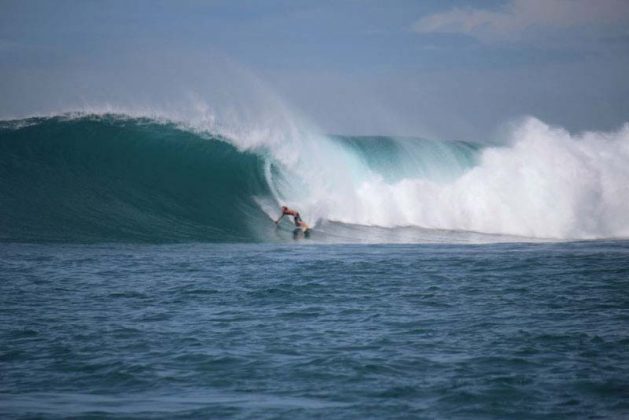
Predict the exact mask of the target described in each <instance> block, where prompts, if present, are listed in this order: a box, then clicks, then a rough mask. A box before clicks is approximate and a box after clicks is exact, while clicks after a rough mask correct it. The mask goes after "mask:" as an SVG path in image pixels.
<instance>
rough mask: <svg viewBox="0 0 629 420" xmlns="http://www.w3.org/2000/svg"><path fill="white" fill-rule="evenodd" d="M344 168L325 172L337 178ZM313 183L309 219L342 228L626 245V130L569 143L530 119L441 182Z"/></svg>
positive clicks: (628, 157) (570, 137) (628, 202)
mask: <svg viewBox="0 0 629 420" xmlns="http://www.w3.org/2000/svg"><path fill="white" fill-rule="evenodd" d="M322 164H323V163H322ZM328 164H334V162H330V163H328ZM344 169H345V168H343V167H337V168H335V170H334V171H331V170H328V171H327V172H335V176H340V177H342V176H343V175H342V174H343V172H344ZM345 172H347V171H345ZM322 175H326V173H325V172H324V173H322ZM310 182H312V183H313V184H314V185H311V188H312V190H313V194H314V196H315V197H316V199H315V200H313V202H311V203H309V206H310V208H311V209H312V211H313V212H314V213H317V216H318V217H320V218H323V219H328V220H333V221H340V222H344V223H357V224H363V225H377V226H384V227H394V226H406V225H412V226H418V227H423V228H435V229H450V230H464V231H476V232H483V233H492V234H504V235H518V236H524V237H534V238H556V239H589V238H610V237H629V125H625V126H624V127H623V128H622V129H620V130H619V131H616V132H611V133H595V132H589V133H583V134H580V135H571V134H570V133H568V132H567V131H566V130H563V129H561V128H556V127H551V126H549V125H547V124H544V123H543V122H541V121H539V120H537V119H534V118H529V119H527V120H526V121H525V122H523V123H522V124H521V125H520V126H519V127H518V128H517V129H516V130H515V131H514V132H513V133H512V139H511V143H510V146H504V147H489V148H486V149H485V150H484V151H483V152H482V155H481V156H480V162H479V164H478V166H476V167H474V168H472V169H471V170H469V171H467V172H466V173H464V174H463V175H461V176H460V177H458V178H456V179H455V180H453V181H451V182H447V183H443V182H435V181H432V180H429V179H410V178H407V179H403V180H401V181H399V182H396V183H393V184H387V183H385V182H384V181H383V180H382V178H379V177H377V176H371V177H368V178H366V179H364V180H362V181H361V182H360V183H358V184H357V185H356V186H355V188H354V189H353V190H351V191H350V190H348V188H347V186H346V185H343V184H342V183H341V185H340V186H339V187H337V186H332V185H329V182H328V183H327V184H326V185H321V183H322V182H326V181H325V180H311V181H310ZM337 188H341V191H338V190H337ZM309 210H310V209H309Z"/></svg>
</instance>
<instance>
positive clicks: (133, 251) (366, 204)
mask: <svg viewBox="0 0 629 420" xmlns="http://www.w3.org/2000/svg"><path fill="white" fill-rule="evenodd" d="M214 128H215V129H208V128H207V127H205V128H204V127H199V126H194V125H191V124H187V123H184V122H181V121H178V122H174V121H163V120H158V119H155V118H138V117H130V116H128V115H111V114H103V115H80V114H79V115H59V116H52V117H42V118H30V119H24V120H13V121H3V122H0V314H1V315H0V417H2V418H138V419H139V418H142V419H143V418H164V419H171V418H222V417H234V418H256V419H257V418H286V419H293V418H323V417H329V418H552V419H555V418H624V417H629V391H628V390H629V240H628V239H627V238H629V217H628V216H627V215H628V214H629V165H627V162H629V126H628V127H625V128H623V129H622V130H620V131H618V132H615V133H584V134H582V135H572V134H570V133H567V132H565V131H563V130H561V129H559V128H553V127H549V126H546V125H545V124H543V123H542V122H540V121H537V120H530V121H527V122H525V123H524V125H522V126H521V127H520V128H518V129H517V130H516V131H515V132H514V134H513V138H512V139H511V141H510V142H507V143H505V144H501V145H490V144H479V143H471V142H462V141H458V142H456V141H448V142H446V141H435V140H425V139H410V138H394V137H378V136H353V137H352V136H321V135H318V134H316V135H315V134H312V133H308V132H303V131H301V130H294V131H291V130H284V131H282V133H283V134H281V135H278V134H277V133H267V132H265V133H264V135H261V134H260V133H259V132H256V133H249V134H246V133H234V132H229V131H228V130H222V131H221V130H220V129H216V127H214ZM219 128H220V127H219ZM278 136H279V137H278ZM282 204H286V205H289V206H291V207H294V208H297V209H298V210H299V211H300V212H301V214H302V217H303V218H304V219H305V221H306V222H307V223H309V224H310V225H311V226H312V235H311V237H310V238H309V239H306V238H303V237H301V236H300V237H298V238H297V239H296V240H295V239H294V238H293V232H292V226H291V224H290V221H288V220H284V221H283V222H282V223H281V224H280V226H279V227H276V226H275V224H274V223H273V219H274V218H277V216H278V207H279V206H280V205H282Z"/></svg>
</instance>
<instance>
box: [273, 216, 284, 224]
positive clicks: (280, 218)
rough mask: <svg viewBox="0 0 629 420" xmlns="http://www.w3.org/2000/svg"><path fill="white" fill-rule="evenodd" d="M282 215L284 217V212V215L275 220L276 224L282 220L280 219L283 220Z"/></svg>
mask: <svg viewBox="0 0 629 420" xmlns="http://www.w3.org/2000/svg"><path fill="white" fill-rule="evenodd" d="M282 217H284V213H282V215H281V216H280V217H279V219H277V220H276V221H275V224H276V225H277V224H278V223H279V222H280V220H282Z"/></svg>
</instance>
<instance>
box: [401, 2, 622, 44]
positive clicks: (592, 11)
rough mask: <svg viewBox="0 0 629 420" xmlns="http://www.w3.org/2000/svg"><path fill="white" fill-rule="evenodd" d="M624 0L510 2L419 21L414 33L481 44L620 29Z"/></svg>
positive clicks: (434, 16)
mask: <svg viewBox="0 0 629 420" xmlns="http://www.w3.org/2000/svg"><path fill="white" fill-rule="evenodd" d="M628 23H629V1H627V0H511V1H509V2H508V3H506V4H505V5H504V6H503V7H502V8H500V9H499V10H482V9H464V8H455V9H451V10H449V11H445V12H441V13H436V14H433V15H429V16H425V17H423V18H421V19H419V20H418V21H417V22H415V24H414V25H413V30H414V31H415V32H418V33H451V34H464V35H469V36H472V37H474V38H477V39H479V40H481V41H485V42H500V41H507V42H508V41H516V40H520V39H523V38H526V37H527V36H528V35H530V33H531V31H532V30H558V29H559V30H561V29H567V28H575V27H593V26H594V27H602V26H606V25H610V26H620V25H627V24H628Z"/></svg>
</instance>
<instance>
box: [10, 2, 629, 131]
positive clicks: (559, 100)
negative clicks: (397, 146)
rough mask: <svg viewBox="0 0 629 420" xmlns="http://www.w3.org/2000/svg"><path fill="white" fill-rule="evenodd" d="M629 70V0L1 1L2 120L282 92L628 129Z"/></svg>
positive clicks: (406, 126)
mask: <svg viewBox="0 0 629 420" xmlns="http://www.w3.org/2000/svg"><path fill="white" fill-rule="evenodd" d="M628 75H629V1H627V0H500V1H498V0H485V1H457V0H424V1H407V0H388V1H385V0H380V1H375V0H336V1H326V0H321V1H305V0H268V1H257V0H255V1H254V0H249V1H247V0H242V1H239V0H224V1H223V0H216V1H212V0H208V1H200V0H187V1H186V0H183V1H161V0H150V1H149V0H147V1H140V0H128V1H127V0H125V1H123V0H119V1H114V0H110V1H93V0H84V1H78V0H77V1H64V0H59V1H28V0H27V1H24V0H21V1H7V0H0V117H1V118H17V117H22V116H27V115H37V114H50V113H55V112H62V111H70V110H76V111H81V110H84V109H87V108H89V107H98V106H99V105H102V104H108V105H110V106H112V107H113V108H115V107H116V106H121V107H136V108H138V109H153V108H160V107H161V108H170V109H179V110H181V112H182V113H185V112H186V111H185V110H186V109H188V107H189V105H186V104H185V102H186V101H188V102H191V101H192V102H195V103H196V104H197V105H198V102H199V101H201V102H202V103H204V104H206V106H207V107H208V109H213V110H221V109H227V108H230V109H231V110H234V109H245V108H247V111H246V112H245V113H248V114H249V117H251V115H252V114H258V112H257V111H256V110H260V109H267V112H266V113H259V114H260V115H262V116H263V117H260V118H269V112H270V111H268V109H272V110H275V109H277V104H278V103H281V108H283V109H289V110H291V112H294V113H295V114H296V115H300V116H303V117H304V118H306V119H308V120H309V121H310V122H311V123H312V124H313V125H315V126H316V127H318V128H320V129H321V130H322V131H325V132H328V133H335V134H385V135H409V136H421V137H428V138H438V139H456V140H471V141H484V140H490V139H492V138H494V137H496V136H499V133H500V132H501V130H502V129H503V128H504V127H506V126H508V125H509V124H512V123H513V122H515V121H518V120H519V119H521V118H522V117H525V116H534V117H537V118H539V119H541V120H543V121H545V122H547V123H550V124H555V125H559V126H562V127H565V128H567V129H568V130H571V131H582V130H605V131H606V130H610V129H615V128H618V127H620V126H621V125H622V124H623V123H625V122H627V121H629V76H628ZM191 98H192V99H191ZM234 104H237V105H234ZM243 104H254V105H243ZM197 108H198V106H197ZM219 114H220V113H219ZM236 114H238V113H237V112H236ZM232 117H233V115H232ZM233 118H238V116H236V117H233ZM243 120H245V118H244V117H243Z"/></svg>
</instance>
